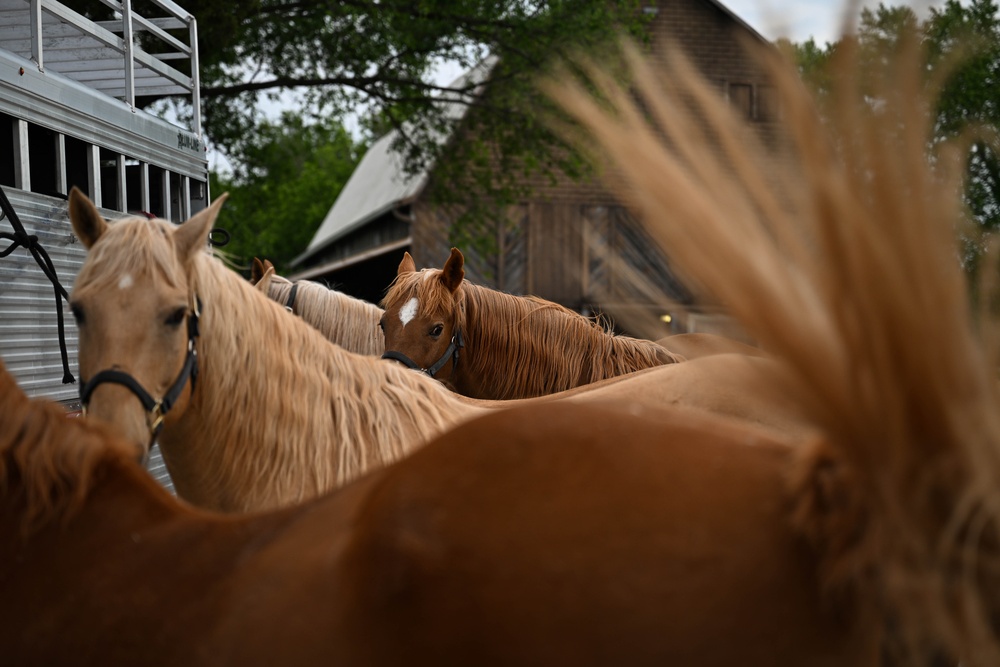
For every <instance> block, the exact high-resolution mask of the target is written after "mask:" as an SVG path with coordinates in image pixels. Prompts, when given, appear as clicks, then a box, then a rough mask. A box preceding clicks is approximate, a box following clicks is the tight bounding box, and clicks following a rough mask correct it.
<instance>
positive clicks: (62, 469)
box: [0, 361, 135, 533]
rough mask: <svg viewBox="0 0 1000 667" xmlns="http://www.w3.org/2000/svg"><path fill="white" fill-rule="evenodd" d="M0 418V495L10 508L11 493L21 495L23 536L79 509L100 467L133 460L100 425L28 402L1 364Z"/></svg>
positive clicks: (48, 403) (36, 401)
mask: <svg viewBox="0 0 1000 667" xmlns="http://www.w3.org/2000/svg"><path fill="white" fill-rule="evenodd" d="M0 414H2V415H3V419H2V420H0V495H2V496H3V497H4V499H5V500H4V502H5V503H7V504H12V503H13V502H15V501H14V500H13V497H12V493H19V494H23V496H22V501H23V502H24V506H25V509H24V512H23V524H22V528H23V530H24V531H25V533H27V532H30V531H31V530H32V529H34V528H36V527H38V526H40V525H42V524H45V523H47V522H50V521H53V520H56V519H58V518H59V517H60V516H63V515H66V514H72V513H73V512H74V511H75V510H76V509H77V508H79V507H80V505H82V503H83V502H84V500H85V499H86V496H87V493H88V491H89V490H90V488H91V482H92V481H93V477H94V472H95V471H96V470H97V469H98V468H99V467H100V466H101V465H102V464H105V463H108V462H112V461H124V460H126V459H128V458H129V457H134V456H135V452H134V450H133V449H132V447H131V446H130V445H129V444H128V443H126V442H124V441H121V440H118V439H116V438H113V437H111V435H110V433H109V431H108V430H107V429H105V428H104V427H102V426H101V425H99V424H96V423H91V422H87V421H86V420H82V419H70V418H69V417H68V416H67V415H66V411H65V410H64V409H63V408H62V407H61V406H59V405H57V404H55V403H52V402H51V401H48V400H44V399H29V398H28V397H27V396H25V394H24V392H23V391H21V389H20V387H18V386H17V383H16V382H15V381H14V378H13V376H12V375H11V374H10V373H8V372H7V369H6V368H5V367H4V365H3V362H2V361H0ZM14 480H17V481H16V483H15V482H14Z"/></svg>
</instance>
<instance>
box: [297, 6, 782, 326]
mask: <svg viewBox="0 0 1000 667" xmlns="http://www.w3.org/2000/svg"><path fill="white" fill-rule="evenodd" d="M648 9H649V11H650V12H651V13H652V14H654V15H653V16H652V17H651V22H650V24H649V30H650V34H651V49H652V53H653V57H654V58H659V57H662V56H663V54H664V48H665V45H666V44H667V43H668V42H669V41H674V42H676V43H678V44H679V45H680V46H681V48H682V49H683V50H684V51H685V52H686V53H687V54H688V56H689V57H690V58H691V60H692V61H693V62H694V63H695V65H696V66H698V67H699V68H700V69H701V70H702V72H703V73H704V74H705V75H706V77H707V78H708V79H709V80H711V81H713V82H715V83H716V85H717V86H718V89H719V92H720V94H721V95H723V96H726V97H728V98H729V99H730V101H731V102H732V103H733V104H734V105H736V106H737V108H738V109H740V110H741V112H742V113H744V114H745V115H746V117H747V118H748V119H749V120H751V121H752V122H754V123H755V124H756V125H757V126H758V127H759V128H760V130H761V132H762V133H763V134H765V135H767V134H771V133H776V132H777V131H778V128H779V127H780V126H779V124H778V122H777V121H778V118H777V113H776V110H775V109H774V105H773V104H772V103H771V92H770V88H769V86H768V84H767V81H766V78H765V76H764V74H763V72H762V71H761V70H760V68H759V67H757V66H756V63H754V62H753V61H752V60H751V59H750V58H748V57H747V56H746V54H745V52H744V41H745V40H746V39H747V38H748V37H749V38H750V39H752V40H757V41H765V40H764V38H763V37H762V36H761V35H760V34H759V33H757V32H756V31H755V30H753V28H751V27H750V26H748V25H747V24H746V23H745V22H744V21H742V20H741V19H740V18H739V17H738V16H736V15H735V14H733V13H732V12H731V11H730V10H728V9H727V8H726V7H725V6H724V5H723V4H721V3H719V2H716V1H715V0H672V1H671V2H665V1H662V0H661V1H660V2H658V3H657V5H656V6H654V7H651V8H648ZM491 66H492V64H491V63H485V64H484V65H482V66H480V67H479V68H476V69H475V70H473V71H472V72H470V73H469V75H468V76H470V77H477V78H476V80H477V81H483V80H485V78H486V76H487V75H488V72H489V69H490V67H491ZM466 108H467V107H465V106H456V109H455V113H456V114H462V113H464V112H465V110H466ZM393 139H394V137H393V136H392V135H391V134H390V135H387V136H386V137H383V138H382V139H381V140H379V141H378V142H376V144H375V145H373V146H372V148H371V149H370V150H369V152H368V154H366V156H365V157H364V158H363V160H362V162H361V163H360V164H359V166H358V169H357V171H356V172H355V173H354V175H353V176H352V177H351V179H350V181H349V182H348V184H347V186H345V188H344V190H343V192H342V193H341V195H340V197H339V198H338V200H337V201H336V202H335V203H334V205H333V207H332V208H331V210H330V213H329V214H328V216H327V218H326V219H325V220H324V222H323V223H322V225H321V227H320V229H319V231H318V232H317V234H316V236H315V237H314V238H313V240H312V242H311V243H310V244H309V247H308V248H307V249H306V251H305V252H304V253H303V254H302V255H301V256H300V257H298V258H297V259H296V261H295V262H296V266H297V267H298V268H299V269H300V270H299V272H298V273H296V275H295V276H293V277H295V278H309V279H322V280H326V281H327V282H329V283H331V284H333V285H336V286H337V287H338V288H339V289H341V290H343V291H346V292H348V293H350V294H353V295H355V296H358V297H360V298H364V299H367V300H369V301H373V302H377V301H379V300H380V299H381V297H382V295H383V293H384V290H385V288H386V287H388V285H389V283H390V282H391V281H392V279H393V278H394V277H395V271H396V266H397V264H398V263H399V259H400V258H401V256H402V254H403V251H404V250H406V251H409V252H410V253H411V254H412V255H413V256H414V258H415V260H416V263H417V266H440V265H441V264H442V263H443V261H444V259H445V258H446V257H447V255H448V251H449V249H450V247H451V246H452V245H454V243H455V241H454V238H453V235H452V223H453V221H454V218H455V215H454V212H453V211H452V210H450V209H448V208H446V207H443V206H440V205H437V204H435V203H434V199H433V197H432V196H431V195H432V193H433V187H434V168H433V167H431V168H430V169H429V170H427V171H425V172H422V173H420V174H416V175H413V176H410V177H407V176H406V175H405V174H404V172H403V169H402V163H401V160H400V158H399V157H398V156H396V155H395V154H394V153H392V151H391V150H390V145H391V143H392V140H393ZM443 139H444V138H442V140H443ZM456 140H461V134H460V133H459V135H457V136H456ZM529 184H530V185H531V189H532V194H531V195H530V196H529V197H528V198H527V199H525V200H524V201H522V202H519V203H518V204H516V205H514V206H511V207H509V208H508V209H507V210H506V216H504V217H505V219H504V220H503V221H502V222H500V223H498V224H496V225H494V226H492V227H490V228H479V229H477V234H482V235H484V236H489V240H488V243H484V244H483V245H484V246H489V247H492V248H493V250H492V251H490V252H485V253H483V252H477V251H475V249H472V248H469V247H468V246H467V245H462V246H461V249H462V250H463V252H464V253H465V254H466V270H467V275H468V277H469V278H470V279H471V280H474V281H475V282H477V283H480V284H485V285H488V286H491V287H494V288H497V289H501V290H504V291H508V292H511V293H515V294H534V295H537V296H540V297H543V298H546V299H550V300H553V301H556V302H558V303H561V304H562V305H564V306H567V307H569V308H572V309H575V310H578V311H581V312H586V313H590V312H594V311H603V312H610V313H613V314H623V315H629V314H638V315H642V316H644V319H647V320H649V319H655V318H656V317H659V316H663V315H666V314H667V313H666V312H663V304H662V303H657V302H655V301H654V300H653V299H651V298H650V297H649V296H648V295H644V294H640V293H637V292H636V291H635V290H634V289H633V288H632V287H631V284H632V282H633V281H632V280H629V279H626V278H625V276H624V273H625V271H623V269H622V266H627V267H629V268H628V269H627V271H637V272H638V273H640V274H641V275H643V276H644V277H645V278H646V279H647V280H648V281H650V283H651V284H652V285H653V286H654V289H655V291H656V293H657V294H665V295H667V296H668V298H669V299H671V300H672V301H673V302H674V308H672V311H674V312H673V315H672V322H671V324H664V325H663V330H662V332H661V333H663V334H664V335H665V334H667V333H671V332H676V331H687V330H706V329H708V328H711V329H716V328H717V327H714V326H713V327H706V326H705V323H706V322H709V321H714V320H715V319H717V318H716V316H715V315H714V314H713V313H704V312H697V311H696V310H694V309H693V308H692V298H691V296H690V294H689V293H688V291H687V290H686V289H685V287H684V285H683V284H682V282H681V281H680V280H678V278H677V277H676V276H675V275H674V274H673V272H672V271H671V269H670V266H669V264H668V263H667V262H666V260H665V258H664V257H663V256H662V255H661V254H660V253H659V252H658V251H657V250H655V249H654V247H655V246H654V244H652V243H651V242H649V241H648V239H646V238H645V234H644V232H643V231H642V230H641V229H640V227H639V225H638V224H637V223H636V222H635V221H634V220H632V218H631V217H630V216H629V214H628V213H627V212H626V210H625V208H624V207H623V206H622V205H621V204H620V203H619V202H618V201H617V200H616V199H615V197H614V196H612V195H611V193H609V192H608V191H607V189H606V188H604V187H603V186H601V185H600V184H599V183H596V182H593V181H583V182H574V181H571V180H569V179H568V178H563V179H560V180H558V181H557V182H556V183H554V184H553V183H550V182H548V181H547V180H546V181H543V180H542V179H541V178H539V179H537V182H531V183H529ZM605 249H606V250H610V251H611V254H612V256H614V257H618V258H620V261H621V262H623V265H619V264H618V263H617V262H609V261H608V260H607V259H606V257H604V256H602V254H601V252H600V251H601V250H605ZM630 311H631V313H630ZM650 316H651V317H650ZM665 319H666V318H665Z"/></svg>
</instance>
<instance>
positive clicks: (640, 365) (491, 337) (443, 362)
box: [381, 248, 682, 400]
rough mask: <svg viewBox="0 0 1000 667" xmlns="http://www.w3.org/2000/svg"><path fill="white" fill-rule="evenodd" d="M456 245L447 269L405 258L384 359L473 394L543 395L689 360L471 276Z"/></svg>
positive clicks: (388, 308) (386, 302)
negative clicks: (485, 284)
mask: <svg viewBox="0 0 1000 667" xmlns="http://www.w3.org/2000/svg"><path fill="white" fill-rule="evenodd" d="M464 264H465V258H464V257H462V253H461V252H459V250H458V248H452V249H451V255H450V256H449V257H448V260H447V261H446V262H445V264H444V267H443V268H441V269H423V270H422V271H419V272H418V271H417V270H416V266H415V265H414V263H413V258H412V257H410V253H405V254H404V255H403V260H402V261H401V262H400V264H399V270H398V273H397V275H396V280H395V282H394V283H393V284H392V286H391V287H390V288H389V291H388V292H387V293H386V296H385V299H383V301H382V305H383V307H384V308H385V314H384V315H383V316H382V320H381V326H382V331H383V332H384V333H385V343H386V353H385V356H386V357H387V358H391V359H396V360H397V361H400V362H402V363H404V364H405V365H407V366H409V367H410V368H416V369H420V370H422V371H424V372H425V373H427V374H428V375H430V376H431V377H436V378H438V379H440V380H443V381H445V382H447V383H448V385H449V386H451V387H452V388H454V390H455V391H457V392H458V393H460V394H462V395H465V396H470V397H472V398H482V399H493V400H508V399H514V398H531V397H535V396H545V395H547V394H554V393H556V392H560V391H564V390H566V389H572V388H573V387H579V386H582V385H587V384H591V383H593V382H597V381H599V380H604V379H606V378H611V377H616V376H619V375H625V374H627V373H631V372H633V371H637V370H641V369H644V368H652V367H655V366H662V365H664V364H672V363H676V362H678V361H681V360H682V359H681V358H680V357H679V356H677V355H674V354H672V353H670V352H669V351H668V350H667V349H665V348H663V347H662V346H660V345H657V344H656V343H654V342H652V341H648V340H641V339H637V338H631V337H628V336H618V335H615V334H614V333H612V332H609V331H607V330H605V329H604V328H603V327H601V326H600V325H599V324H598V323H596V322H595V321H594V320H592V319H590V318H587V317H584V316H582V315H580V314H579V313H575V312H573V311H571V310H569V309H568V308H564V307H563V306H560V305H559V304H557V303H553V302H551V301H546V300H544V299H539V298H536V297H530V296H529V297H522V296H514V295H512V294H506V293H504V292H498V291H496V290H492V289H489V288H487V287H483V286H481V285H475V284H473V283H470V282H469V281H467V280H465V268H464Z"/></svg>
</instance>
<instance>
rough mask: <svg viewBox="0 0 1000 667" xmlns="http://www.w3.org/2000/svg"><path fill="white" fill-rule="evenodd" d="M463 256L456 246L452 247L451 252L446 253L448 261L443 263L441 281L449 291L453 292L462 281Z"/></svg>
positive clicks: (463, 276) (463, 269)
mask: <svg viewBox="0 0 1000 667" xmlns="http://www.w3.org/2000/svg"><path fill="white" fill-rule="evenodd" d="M464 267H465V257H462V253H461V252H459V250H458V248H452V249H451V254H450V255H448V261H447V262H445V263H444V270H443V271H442V273H441V282H442V283H444V286H445V287H447V288H448V290H449V291H451V292H454V291H455V290H457V289H458V288H459V287H461V285H462V281H463V280H464V279H465V268H464Z"/></svg>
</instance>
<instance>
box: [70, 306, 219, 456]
mask: <svg viewBox="0 0 1000 667" xmlns="http://www.w3.org/2000/svg"><path fill="white" fill-rule="evenodd" d="M200 315H201V299H199V298H197V297H195V305H194V308H193V309H192V310H191V312H189V313H188V318H187V329H188V345H187V356H186V357H185V358H184V366H183V368H181V372H180V374H179V375H178V376H177V379H176V380H174V383H173V384H172V385H170V388H169V389H167V393H166V394H164V395H163V398H161V399H160V400H156V399H154V398H153V397H152V396H150V395H149V392H148V391H146V390H145V389H144V388H143V386H142V385H141V384H139V382H138V381H137V380H136V379H135V378H134V377H132V376H131V375H129V374H128V373H124V372H122V371H116V370H113V369H106V370H103V371H100V372H99V373H97V374H96V375H94V377H92V378H90V379H89V380H87V381H86V382H83V383H81V384H80V404H81V406H82V408H83V414H87V404H88V403H90V395H91V394H93V393H94V390H95V389H96V388H97V386H98V385H101V384H104V383H105V382H110V383H112V384H120V385H123V386H125V387H127V388H128V389H129V390H130V391H131V392H132V393H133V394H135V396H136V398H138V399H139V401H140V402H141V403H142V407H143V408H145V409H146V413H147V421H148V423H149V433H150V435H151V436H152V437H153V438H156V436H157V435H159V433H160V429H161V428H163V418H164V416H166V414H167V412H169V411H170V408H172V407H174V403H175V402H176V401H177V399H178V398H179V397H180V395H181V392H183V391H184V385H186V384H187V382H188V380H191V391H194V384H195V380H197V378H198V350H197V349H196V348H195V341H196V340H197V338H198V333H199V332H198V317H199V316H200Z"/></svg>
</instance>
